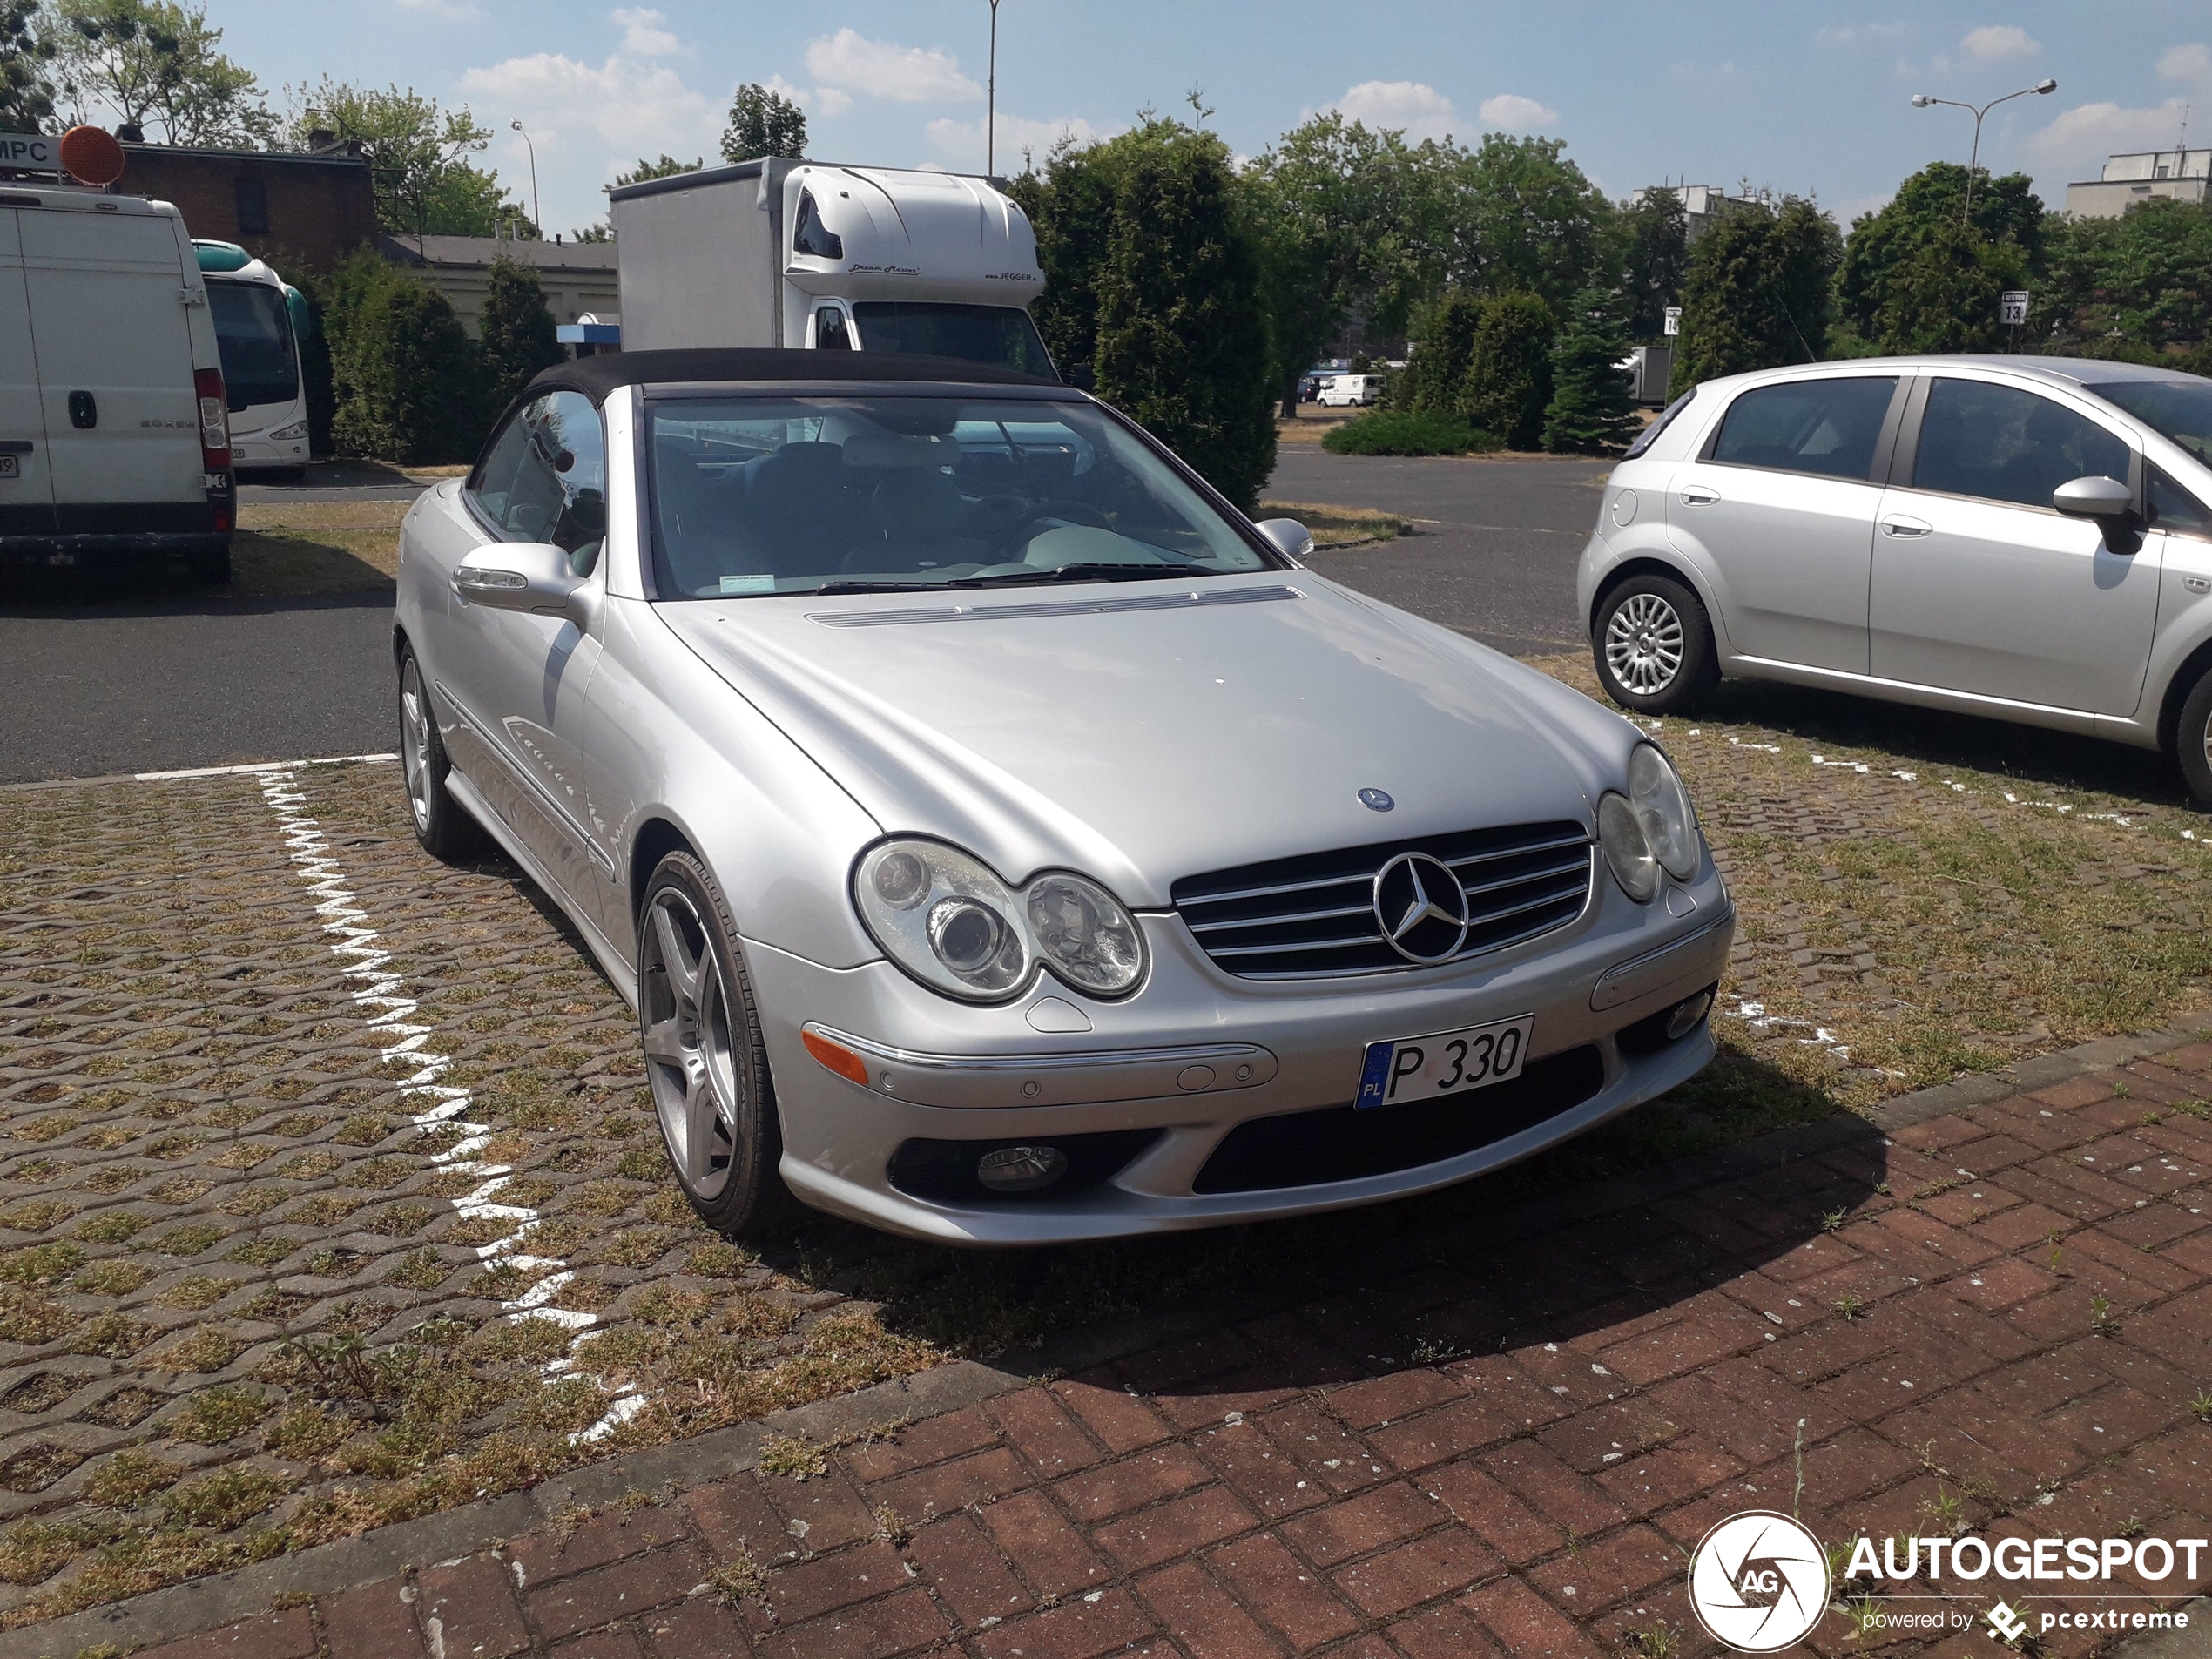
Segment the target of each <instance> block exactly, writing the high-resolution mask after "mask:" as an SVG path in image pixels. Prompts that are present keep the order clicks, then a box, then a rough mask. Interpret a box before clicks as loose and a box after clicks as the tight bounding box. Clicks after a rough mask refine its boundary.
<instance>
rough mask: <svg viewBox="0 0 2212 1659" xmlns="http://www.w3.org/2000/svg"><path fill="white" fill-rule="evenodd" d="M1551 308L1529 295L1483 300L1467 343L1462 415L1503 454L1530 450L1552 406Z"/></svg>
mask: <svg viewBox="0 0 2212 1659" xmlns="http://www.w3.org/2000/svg"><path fill="white" fill-rule="evenodd" d="M1557 326H1558V325H1557V323H1556V322H1555V321H1554V318H1553V316H1552V309H1551V307H1549V306H1548V305H1546V304H1545V303H1544V302H1543V300H1541V299H1540V298H1538V297H1537V296H1536V295H1534V294H1533V293H1497V294H1490V295H1487V296H1486V297H1485V299H1484V300H1483V304H1482V307H1481V309H1480V311H1479V312H1478V313H1477V314H1476V315H1475V320H1474V337H1473V339H1472V340H1471V341H1469V351H1468V357H1467V401H1466V408H1467V419H1468V420H1469V421H1471V422H1473V423H1474V426H1475V427H1476V428H1479V429H1480V430H1481V431H1484V432H1487V433H1489V434H1490V435H1492V436H1494V437H1496V438H1499V439H1501V440H1502V441H1503V442H1504V443H1505V445H1506V447H1507V448H1509V449H1534V448H1536V446H1537V445H1538V444H1539V443H1540V442H1541V441H1542V438H1543V435H1544V410H1545V409H1546V408H1548V406H1549V405H1550V403H1551V401H1552V337H1553V334H1554V331H1555V330H1556V328H1557Z"/></svg>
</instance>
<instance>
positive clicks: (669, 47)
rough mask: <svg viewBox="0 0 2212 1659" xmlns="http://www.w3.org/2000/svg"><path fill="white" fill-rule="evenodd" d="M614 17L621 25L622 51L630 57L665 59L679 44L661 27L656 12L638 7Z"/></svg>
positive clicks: (658, 15) (660, 20) (658, 14)
mask: <svg viewBox="0 0 2212 1659" xmlns="http://www.w3.org/2000/svg"><path fill="white" fill-rule="evenodd" d="M614 17H615V21H616V22H617V23H618V24H621V25H622V30H623V34H622V50H623V51H625V52H627V53H629V54H630V56H631V57H667V56H668V55H669V54H670V53H671V52H672V51H675V50H676V48H677V46H678V44H680V43H679V42H678V40H677V38H676V37H675V36H674V35H671V33H669V32H668V30H665V29H664V28H662V27H661V24H662V21H663V19H662V17H661V15H660V13H659V12H658V11H650V10H645V9H644V7H639V8H637V9H636V10H623V11H617V12H616V13H615V14H614Z"/></svg>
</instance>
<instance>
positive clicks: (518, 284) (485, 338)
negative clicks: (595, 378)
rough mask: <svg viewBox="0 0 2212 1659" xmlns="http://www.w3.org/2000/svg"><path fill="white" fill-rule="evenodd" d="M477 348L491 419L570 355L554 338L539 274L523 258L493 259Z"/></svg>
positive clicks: (480, 319)
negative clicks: (541, 372) (531, 382)
mask: <svg viewBox="0 0 2212 1659" xmlns="http://www.w3.org/2000/svg"><path fill="white" fill-rule="evenodd" d="M476 348H477V352H478V354H479V356H480V357H481V358H482V364H483V388H484V407H485V408H486V409H487V410H488V411H489V412H490V413H491V414H493V415H496V414H497V413H498V412H499V411H500V410H501V409H503V408H506V407H507V402H508V400H509V398H511V397H513V396H514V395H515V394H516V393H517V392H519V391H521V390H522V389H523V387H525V386H527V385H528V384H529V380H530V376H532V375H533V374H536V373H537V371H538V370H540V369H541V368H551V367H552V366H553V365H554V364H556V363H557V362H560V361H563V358H564V357H565V356H566V354H565V353H563V351H562V349H561V342H560V341H559V340H558V339H557V338H556V336H555V334H554V323H553V314H552V312H550V310H548V309H547V308H546V305H545V294H544V292H543V290H542V289H541V288H540V287H538V283H537V273H536V271H535V270H533V269H531V268H530V267H529V266H527V265H524V264H523V262H522V261H521V260H513V259H505V258H502V259H497V260H493V261H492V266H491V272H490V275H489V279H488V280H487V282H486V285H485V288H484V308H483V310H482V313H481V314H479V315H478V317H477V319H476Z"/></svg>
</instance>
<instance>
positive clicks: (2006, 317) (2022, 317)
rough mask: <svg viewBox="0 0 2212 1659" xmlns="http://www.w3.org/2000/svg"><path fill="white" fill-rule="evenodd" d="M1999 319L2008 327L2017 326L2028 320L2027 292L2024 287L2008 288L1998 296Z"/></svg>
mask: <svg viewBox="0 0 2212 1659" xmlns="http://www.w3.org/2000/svg"><path fill="white" fill-rule="evenodd" d="M1997 320H1998V321H1999V322H2000V323H2002V324H2003V325H2004V326H2005V327H2007V328H2017V327H2020V324H2022V323H2024V322H2026V321H2027V291H2026V290H2025V289H2022V288H2008V289H2006V291H2005V292H2004V293H2000V294H1999V295H1998V296H1997Z"/></svg>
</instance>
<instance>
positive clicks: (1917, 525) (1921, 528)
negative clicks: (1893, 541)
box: [1882, 518, 1935, 540]
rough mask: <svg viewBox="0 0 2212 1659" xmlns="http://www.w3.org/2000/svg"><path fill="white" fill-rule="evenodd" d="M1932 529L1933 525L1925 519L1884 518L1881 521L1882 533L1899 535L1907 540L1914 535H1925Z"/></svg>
mask: <svg viewBox="0 0 2212 1659" xmlns="http://www.w3.org/2000/svg"><path fill="white" fill-rule="evenodd" d="M1932 529H1935V526H1934V525H1932V524H1931V523H1928V522H1927V521H1926V520H1925V519H1919V518H1885V519H1884V520H1883V521H1882V534H1883V535H1885V536H1904V537H1905V538H1907V539H1908V540H1909V539H1910V538H1912V536H1925V535H1927V534H1928V533H1929V532H1930V531H1931V530H1932Z"/></svg>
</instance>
